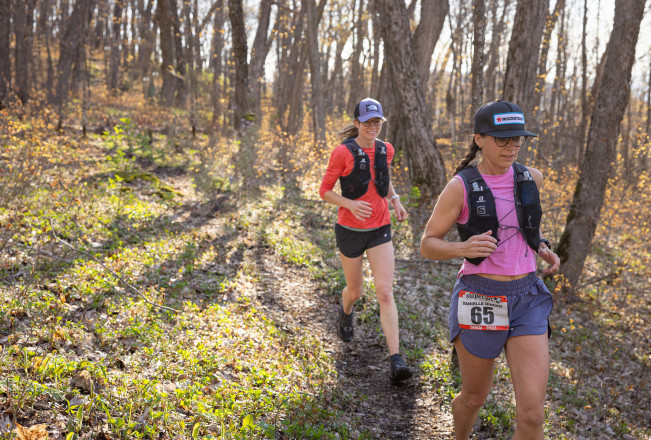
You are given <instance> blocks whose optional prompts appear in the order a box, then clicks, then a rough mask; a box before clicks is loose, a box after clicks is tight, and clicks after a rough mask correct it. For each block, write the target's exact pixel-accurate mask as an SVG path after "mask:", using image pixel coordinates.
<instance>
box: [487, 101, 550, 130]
mask: <svg viewBox="0 0 651 440" xmlns="http://www.w3.org/2000/svg"><path fill="white" fill-rule="evenodd" d="M474 132H475V133H476V134H489V135H491V136H495V137H513V136H538V135H537V134H536V133H532V132H530V131H527V130H525V129H524V114H522V109H521V108H520V106H519V105H517V104H513V103H512V102H506V101H499V100H497V101H493V102H489V103H487V104H484V105H482V106H481V107H479V110H477V111H476V112H475V131H474Z"/></svg>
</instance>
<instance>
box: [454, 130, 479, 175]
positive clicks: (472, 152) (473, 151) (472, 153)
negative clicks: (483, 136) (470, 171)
mask: <svg viewBox="0 0 651 440" xmlns="http://www.w3.org/2000/svg"><path fill="white" fill-rule="evenodd" d="M479 150H480V148H479V145H477V142H475V137H474V136H473V137H472V142H471V143H470V145H469V146H468V154H467V155H466V158H465V159H463V161H461V163H460V164H459V166H458V167H457V169H456V170H454V174H457V173H459V171H461V170H462V169H464V168H465V167H467V166H468V165H469V164H470V162H472V161H473V160H474V159H475V157H476V156H477V152H478V151H479Z"/></svg>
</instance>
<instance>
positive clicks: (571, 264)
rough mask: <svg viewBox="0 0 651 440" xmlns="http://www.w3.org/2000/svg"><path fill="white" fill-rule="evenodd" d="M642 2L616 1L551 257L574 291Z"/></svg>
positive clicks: (597, 208) (623, 99)
mask: <svg viewBox="0 0 651 440" xmlns="http://www.w3.org/2000/svg"><path fill="white" fill-rule="evenodd" d="M644 3H645V0H616V2H615V19H614V25H613V30H612V33H611V35H610V39H609V41H608V45H607V49H606V54H607V58H606V62H605V65H604V72H603V78H602V79H601V82H600V85H599V89H598V93H597V96H596V99H595V103H594V107H593V110H592V118H591V122H590V128H589V131H588V141H587V145H586V150H585V154H584V159H583V161H582V164H581V169H580V174H579V180H578V181H577V184H576V188H575V190H574V198H573V200H572V204H571V205H570V210H569V212H568V215H567V225H566V227H565V231H564V232H563V234H562V236H561V239H560V242H559V244H558V246H557V250H556V253H557V254H558V256H559V257H560V259H561V273H562V274H563V275H564V276H565V278H566V280H567V282H568V285H567V289H566V290H574V288H575V286H576V285H577V282H578V280H579V277H580V275H581V272H582V270H583V265H584V263H585V259H586V256H587V254H588V252H589V250H590V246H591V243H592V239H593V238H594V234H595V230H596V227H597V222H598V221H599V217H600V212H601V208H602V206H603V202H604V194H605V191H606V185H607V183H608V178H609V177H610V175H611V173H612V171H613V164H614V161H615V154H616V145H617V137H618V136H619V131H620V125H621V122H622V118H623V116H624V112H625V111H626V106H627V104H628V100H629V97H630V81H631V70H632V68H633V63H634V62H635V46H636V45H637V40H638V35H639V31H640V22H641V20H642V17H643V16H644Z"/></svg>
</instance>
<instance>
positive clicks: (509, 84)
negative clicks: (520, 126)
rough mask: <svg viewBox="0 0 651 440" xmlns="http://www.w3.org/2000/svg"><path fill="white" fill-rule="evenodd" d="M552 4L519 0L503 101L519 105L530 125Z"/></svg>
mask: <svg viewBox="0 0 651 440" xmlns="http://www.w3.org/2000/svg"><path fill="white" fill-rule="evenodd" d="M548 10H549V0H518V5H517V8H516V11H515V18H514V22H513V30H512V31H511V39H510V41H509V53H508V57H507V60H506V72H505V73H504V90H503V92H502V99H504V100H505V101H511V102H515V103H517V104H518V105H519V106H520V107H522V110H523V112H524V114H525V121H529V120H530V119H531V118H530V116H531V115H533V111H534V106H535V102H534V98H535V97H534V89H535V86H536V76H537V74H538V55H539V53H540V43H541V40H542V36H543V30H544V26H545V18H546V17H547V11H548Z"/></svg>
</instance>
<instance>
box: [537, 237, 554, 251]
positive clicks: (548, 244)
mask: <svg viewBox="0 0 651 440" xmlns="http://www.w3.org/2000/svg"><path fill="white" fill-rule="evenodd" d="M540 242H541V243H545V244H546V245H547V247H548V248H549V249H551V248H552V244H551V243H550V242H549V240H547V239H546V238H541V239H540Z"/></svg>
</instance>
